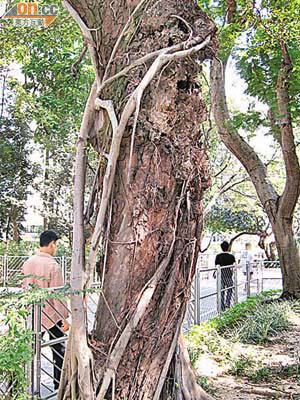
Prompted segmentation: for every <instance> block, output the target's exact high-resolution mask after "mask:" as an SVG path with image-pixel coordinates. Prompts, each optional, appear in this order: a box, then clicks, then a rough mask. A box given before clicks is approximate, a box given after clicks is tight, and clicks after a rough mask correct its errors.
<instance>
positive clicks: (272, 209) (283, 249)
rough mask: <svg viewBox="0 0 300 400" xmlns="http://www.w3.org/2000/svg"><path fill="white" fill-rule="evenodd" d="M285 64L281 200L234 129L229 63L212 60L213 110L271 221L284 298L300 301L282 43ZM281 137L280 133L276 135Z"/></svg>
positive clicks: (299, 175) (294, 163)
mask: <svg viewBox="0 0 300 400" xmlns="http://www.w3.org/2000/svg"><path fill="white" fill-rule="evenodd" d="M280 44H281V48H282V64H281V67H280V70H279V71H278V79H277V93H276V94H277V111H278V113H277V114H278V125H279V127H280V141H279V142H280V145H281V148H282V153H283V158H284V162H285V168H286V184H285V188H284V191H283V193H282V195H281V196H280V195H279V194H278V193H277V192H276V190H275V189H274V187H273V185H272V183H271V182H270V180H269V178H268V175H267V170H266V167H265V165H264V164H263V162H262V161H261V160H260V158H259V157H258V155H257V154H256V152H255V151H254V150H253V148H252V147H251V146H250V145H249V144H248V143H247V142H246V141H245V140H244V139H243V138H242V137H241V136H240V135H239V133H238V132H237V131H236V130H235V128H234V127H233V126H232V123H231V120H230V116H229V113H228V108H227V101H226V95H225V85H224V70H225V68H226V63H220V61H219V60H216V59H215V60H213V62H212V68H211V88H212V90H211V93H212V106H213V112H214V117H215V121H216V125H217V128H218V132H219V136H220V138H221V140H222V141H223V143H224V144H225V145H226V147H227V148H228V149H229V150H230V151H231V152H232V153H233V154H234V155H235V156H236V158H237V159H238V160H239V161H240V162H241V163H242V165H243V166H244V167H245V169H246V170H247V172H248V174H249V176H250V178H251V180H252V183H253V185H254V187H255V189H256V192H257V195H258V197H259V199H260V201H261V204H262V206H263V207H264V209H265V211H266V213H267V215H268V218H269V220H270V223H271V226H272V231H273V233H274V235H275V240H276V247H277V250H278V255H279V259H280V263H281V268H282V275H283V293H282V297H295V298H298V299H299V298H300V259H299V251H298V248H297V244H296V240H295V237H294V232H293V228H292V224H293V214H294V209H295V206H296V203H297V201H298V199H299V191H300V168H299V161H298V157H297V153H296V147H295V141H294V133H293V127H292V120H291V115H290V112H289V95H288V84H289V75H290V72H291V69H292V63H291V59H290V57H289V54H288V51H287V48H286V46H285V43H283V42H281V43H280ZM276 135H277V136H278V132H277V131H276Z"/></svg>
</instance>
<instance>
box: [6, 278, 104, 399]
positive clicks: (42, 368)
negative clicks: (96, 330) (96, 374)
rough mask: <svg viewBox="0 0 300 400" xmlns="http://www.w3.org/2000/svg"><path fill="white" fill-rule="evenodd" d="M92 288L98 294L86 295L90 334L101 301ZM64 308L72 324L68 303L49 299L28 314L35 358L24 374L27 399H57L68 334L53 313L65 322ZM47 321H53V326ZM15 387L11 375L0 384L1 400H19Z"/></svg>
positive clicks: (25, 368)
mask: <svg viewBox="0 0 300 400" xmlns="http://www.w3.org/2000/svg"><path fill="white" fill-rule="evenodd" d="M92 288H94V289H95V291H94V292H92V293H89V294H88V295H87V303H86V306H87V319H86V325H87V331H88V332H90V331H91V330H92V327H93V322H94V319H95V314H96V310H97V304H98V299H99V291H97V288H99V285H96V284H93V285H92ZM58 289H60V288H55V289H51V291H52V290H58ZM45 290H47V289H45ZM45 306H47V307H48V309H47V307H45ZM62 308H63V309H65V310H67V312H68V314H69V318H68V320H71V311H70V307H69V300H68V299H65V300H58V299H49V300H47V301H45V303H43V304H35V305H32V306H31V308H30V310H29V314H30V316H29V318H28V321H27V327H28V328H29V329H31V330H32V332H33V338H34V340H33V344H32V354H33V358H32V362H31V365H26V366H24V374H27V375H28V398H30V399H36V400H48V399H54V398H56V395H57V391H58V385H59V376H60V373H61V369H62V364H63V358H64V353H65V345H66V341H67V338H68V333H65V332H64V331H63V328H62V326H61V324H57V322H56V321H55V320H53V315H52V312H51V311H52V310H53V311H55V312H57V313H58V314H59V316H60V317H61V320H63V319H64V315H63V314H61V312H62V311H60V310H62ZM47 310H48V312H47ZM47 321H48V322H49V321H50V326H49V324H47ZM15 384H16V382H15V381H14V380H13V379H12V375H11V374H10V373H8V374H7V376H6V379H5V380H4V381H3V382H0V399H3V400H12V399H15V400H17V399H19V396H20V393H18V392H17V391H16V390H15ZM21 397H22V396H21ZM23 398H24V397H22V399H23Z"/></svg>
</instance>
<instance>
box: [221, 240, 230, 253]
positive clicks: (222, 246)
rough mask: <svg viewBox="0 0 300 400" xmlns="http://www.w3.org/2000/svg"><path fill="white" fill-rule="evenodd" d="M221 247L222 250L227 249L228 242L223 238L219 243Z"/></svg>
mask: <svg viewBox="0 0 300 400" xmlns="http://www.w3.org/2000/svg"><path fill="white" fill-rule="evenodd" d="M221 249H222V250H223V251H228V249H229V243H228V242H226V240H224V242H222V243H221Z"/></svg>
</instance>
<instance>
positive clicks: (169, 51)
mask: <svg viewBox="0 0 300 400" xmlns="http://www.w3.org/2000/svg"><path fill="white" fill-rule="evenodd" d="M64 4H65V6H66V7H67V9H68V10H69V12H70V13H71V15H72V16H73V17H74V19H75V20H76V21H77V22H78V24H79V25H80V27H81V30H82V33H83V35H84V37H85V39H86V42H87V44H88V47H89V51H90V54H91V58H92V61H93V65H94V68H95V75H96V80H95V85H94V87H93V89H92V91H91V94H90V97H89V100H88V103H87V106H86V110H85V114H84V117H83V121H82V126H81V130H80V134H79V139H78V144H77V157H76V164H75V191H74V210H75V211H74V241H73V242H74V245H73V260H72V279H71V285H72V289H73V290H76V291H80V290H82V289H87V288H89V286H90V279H91V275H92V273H93V271H94V267H95V262H96V258H97V254H98V247H99V242H100V240H101V243H102V248H103V249H104V257H103V258H102V260H103V262H102V265H101V268H102V277H103V279H102V283H103V291H102V293H101V296H100V301H99V304H98V309H97V315H96V322H95V326H94V330H93V333H92V335H91V337H89V338H88V337H87V335H86V332H85V329H84V319H85V318H84V315H85V303H84V296H83V295H82V294H81V293H77V294H76V295H73V296H72V302H71V306H72V317H73V318H72V332H71V334H70V337H69V342H68V350H67V354H66V357H65V363H64V371H63V378H62V382H61V387H60V391H59V396H58V399H76V400H80V399H85V400H89V399H97V400H104V399H107V400H109V399H128V400H129V399H137V400H138V399H143V400H146V399H149V400H150V399H151V400H152V399H157V400H158V399H171V398H174V399H175V398H178V399H179V398H180V399H182V400H206V399H207V400H208V399H210V396H208V395H206V394H205V393H204V392H203V390H202V389H201V388H200V387H199V386H198V385H197V383H196V380H195V375H194V373H193V371H192V369H191V367H190V362H189V359H188V355H187V352H186V350H185V349H184V346H183V343H182V342H180V344H179V345H178V338H179V335H180V328H181V324H182V321H183V318H184V315H185V310H186V306H187V302H188V300H189V296H190V287H191V283H192V279H193V275H194V272H195V267H196V259H197V257H196V254H197V253H198V251H199V249H200V239H201V232H202V217H203V207H202V196H203V192H204V190H205V189H206V188H207V187H208V186H209V184H210V177H209V171H208V163H207V156H206V151H205V148H204V146H203V142H204V141H203V138H202V137H201V131H200V129H199V125H200V124H201V122H203V121H204V120H205V119H206V107H205V103H204V100H203V98H202V95H201V87H200V83H199V81H198V73H199V68H200V64H201V62H202V61H203V60H204V59H206V58H212V56H213V52H214V50H213V49H214V48H216V41H215V37H214V36H215V26H214V24H213V23H212V22H211V20H210V19H209V18H208V17H207V16H206V15H205V14H204V13H203V12H202V11H201V10H200V9H199V8H198V6H197V5H196V3H195V2H194V1H193V0H186V1H185V2H184V3H182V1H179V0H163V1H162V0H160V1H159V0H141V1H136V0H130V1H129V0H115V1H113V2H112V1H111V0H104V1H101V2H100V1H95V2H88V1H86V0H82V1H80V2H78V1H75V0H68V1H67V0H66V1H64ZM208 44H210V47H208ZM88 142H90V143H92V145H93V146H94V148H95V149H96V150H97V152H98V153H99V154H100V155H101V156H100V157H99V168H98V169H97V174H96V176H95V179H94V184H93V188H92V194H91V197H90V200H89V201H87V202H86V203H87V209H86V210H85V211H84V209H83V205H84V191H85V165H86V147H87V143H88ZM85 226H89V227H92V229H91V231H92V232H93V233H92V237H91V250H90V254H89V257H88V259H87V261H86V262H85V260H84V230H85ZM176 349H177V351H176ZM177 380H179V385H177Z"/></svg>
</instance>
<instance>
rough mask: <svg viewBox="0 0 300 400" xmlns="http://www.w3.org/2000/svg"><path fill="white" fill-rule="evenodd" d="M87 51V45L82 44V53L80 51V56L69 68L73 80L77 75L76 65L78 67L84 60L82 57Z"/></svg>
mask: <svg viewBox="0 0 300 400" xmlns="http://www.w3.org/2000/svg"><path fill="white" fill-rule="evenodd" d="M87 49H88V46H87V43H84V45H83V49H82V51H81V53H80V56H79V58H78V60H77V61H75V62H74V64H72V66H71V71H72V75H73V77H74V78H76V77H77V74H78V65H79V64H80V63H81V62H82V60H83V59H84V57H85V55H86V52H87Z"/></svg>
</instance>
